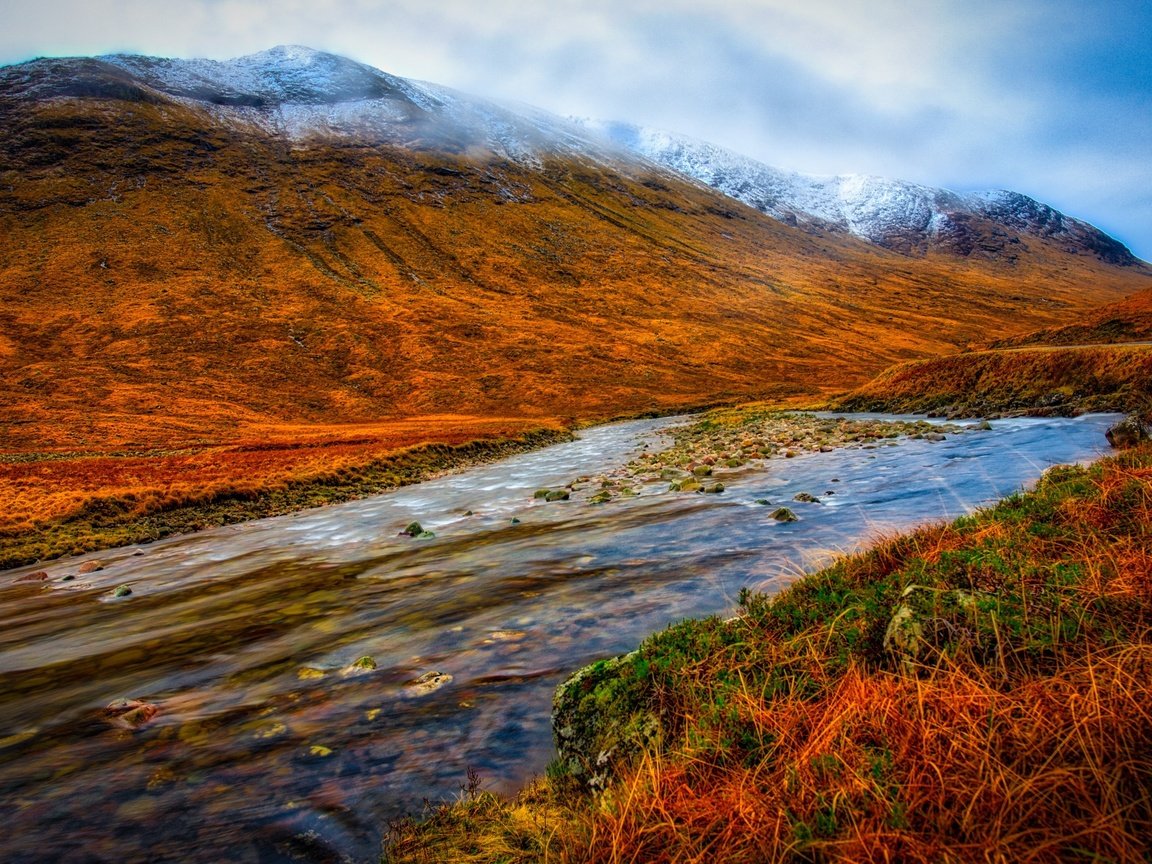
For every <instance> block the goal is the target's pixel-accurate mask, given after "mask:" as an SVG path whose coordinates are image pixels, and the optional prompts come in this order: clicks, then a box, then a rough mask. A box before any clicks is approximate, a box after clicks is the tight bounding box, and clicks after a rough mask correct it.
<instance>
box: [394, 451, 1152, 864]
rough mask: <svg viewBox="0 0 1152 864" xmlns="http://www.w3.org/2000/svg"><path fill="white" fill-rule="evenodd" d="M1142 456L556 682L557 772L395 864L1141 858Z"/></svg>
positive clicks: (746, 603) (1064, 481) (1149, 769)
mask: <svg viewBox="0 0 1152 864" xmlns="http://www.w3.org/2000/svg"><path fill="white" fill-rule="evenodd" d="M1150 524H1152V449H1150V448H1149V447H1148V446H1145V447H1143V448H1141V449H1136V450H1132V451H1127V452H1124V453H1121V454H1119V455H1117V456H1114V457H1110V458H1107V459H1104V460H1101V461H1100V462H1098V463H1096V464H1094V465H1092V466H1090V467H1088V468H1067V467H1065V468H1055V469H1052V470H1050V471H1048V472H1047V473H1046V474H1045V476H1044V478H1043V480H1042V481H1041V482H1040V483H1039V484H1038V486H1037V488H1036V489H1035V490H1034V491H1032V492H1029V493H1023V494H1017V495H1013V496H1010V497H1008V498H1006V499H1004V500H1003V501H1001V502H1000V503H999V504H998V505H996V506H994V507H991V508H988V509H985V510H982V511H979V512H977V513H976V514H974V515H972V516H968V517H964V518H961V519H959V520H956V521H955V522H952V523H950V524H946V525H935V526H931V527H926V528H922V529H920V530H917V531H914V532H912V533H910V534H906V535H902V536H899V537H895V538H892V539H890V540H887V541H885V542H882V543H880V544H878V545H876V546H874V547H873V548H871V549H870V550H869V551H867V552H865V553H863V554H859V555H853V556H848V557H844V558H841V559H839V560H838V561H836V562H835V563H834V564H833V565H832V566H830V567H827V568H825V569H823V570H820V571H819V572H816V573H813V574H811V575H809V576H806V577H804V578H802V579H800V580H798V581H797V582H795V583H794V584H793V585H792V586H791V587H790V588H788V589H786V590H785V591H783V592H782V593H780V594H779V595H776V596H775V597H769V596H766V595H761V594H755V593H745V594H743V595H742V597H741V604H740V605H741V610H740V615H739V616H737V617H736V618H733V619H729V620H722V619H719V618H708V619H703V620H694V621H693V620H690V621H685V622H683V623H681V624H678V625H675V626H673V627H671V628H669V629H667V630H665V631H663V632H661V633H658V634H656V635H655V636H652V637H650V638H649V639H647V640H645V641H644V642H643V643H642V644H641V645H640V647H639V648H638V649H637V651H635V652H633V653H632V654H629V655H627V656H625V657H623V658H621V659H617V660H613V661H608V662H602V663H597V664H594V665H593V666H591V667H588V668H587V669H585V670H584V671H583V672H582V674H581V675H580V676H577V677H576V678H575V679H572V680H571V681H570V682H569V683H568V684H567V685H565V687H563V688H561V691H560V692H559V694H558V697H557V700H556V713H555V714H554V717H553V722H554V728H555V731H556V733H557V738H558V744H559V747H560V754H561V756H560V758H559V759H558V760H557V761H556V762H555V763H554V764H553V766H552V768H551V769H550V770H549V772H548V774H547V776H546V777H545V778H543V779H541V780H540V781H538V782H537V783H536V784H534V785H533V786H532V787H531V788H530V789H528V790H527V791H525V792H524V793H523V794H522V795H521V796H519V797H518V798H517V799H515V800H506V799H502V798H500V797H498V796H495V795H492V794H490V793H487V792H484V791H481V790H480V787H479V785H478V784H473V785H472V787H471V788H469V789H468V790H466V794H465V795H464V797H463V798H462V799H461V800H460V801H459V802H458V803H456V804H454V805H449V806H445V807H441V808H439V809H437V810H435V811H433V812H432V813H431V814H430V815H429V817H428V818H427V819H426V820H425V821H423V822H419V823H415V822H407V823H403V824H401V825H398V826H396V827H395V828H394V830H393V835H392V838H391V843H390V846H389V847H388V851H387V854H386V856H385V860H387V861H389V862H396V864H399V862H432V861H436V862H480V861H492V860H502V861H507V862H535V861H541V860H545V859H546V860H549V861H558V862H564V861H569V862H576V861H581V862H610V861H611V862H617V861H645V862H648V861H651V862H656V861H661V862H687V861H698V860H708V861H712V862H738V861H749V860H763V861H775V860H781V861H783V860H814V859H815V860H822V861H860V860H876V859H878V858H880V857H885V858H888V859H893V858H899V859H900V860H902V861H940V860H957V861H964V860H1012V861H1052V862H1056V861H1067V860H1080V859H1084V860H1111V861H1137V860H1143V859H1144V857H1145V856H1146V855H1147V852H1148V846H1147V838H1148V837H1149V836H1152V794H1150V792H1149V789H1152V757H1150V756H1149V754H1150V753H1152V714H1150V713H1149V711H1148V707H1147V706H1148V705H1149V704H1150V702H1152V635H1150V633H1152V582H1150V581H1149V579H1150V574H1152V532H1149V530H1148V526H1149V525H1150Z"/></svg>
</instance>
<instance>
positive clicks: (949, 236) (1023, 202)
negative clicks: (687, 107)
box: [579, 120, 1137, 266]
mask: <svg viewBox="0 0 1152 864" xmlns="http://www.w3.org/2000/svg"><path fill="white" fill-rule="evenodd" d="M579 122H580V124H581V125H582V126H583V127H584V128H585V129H587V130H588V131H589V132H593V133H599V134H600V135H601V136H602V137H603V138H604V139H605V140H606V141H609V142H611V143H613V144H615V145H618V146H620V147H623V148H625V149H627V150H629V151H631V152H632V153H635V154H637V155H639V156H642V157H644V158H645V159H650V160H652V161H653V162H655V163H657V164H659V165H663V166H664V167H666V168H670V169H672V170H673V171H678V172H680V173H682V174H685V175H687V176H689V177H693V178H695V179H696V180H699V181H700V182H702V183H706V184H707V185H709V186H711V187H712V188H714V189H717V190H719V191H721V192H723V193H724V194H725V195H728V196H730V197H732V198H735V199H736V200H738V201H742V202H744V203H745V204H747V205H748V206H749V207H754V208H755V209H757V210H759V211H760V212H761V213H767V214H768V215H769V216H773V217H775V218H777V219H780V220H782V221H784V222H787V223H789V224H791V225H803V226H806V227H808V228H810V229H817V230H824V231H843V232H847V233H849V234H852V235H853V236H855V237H859V238H861V239H863V240H866V241H868V242H869V243H875V244H876V245H878V246H882V247H884V248H886V249H891V250H893V251H896V252H900V253H902V254H905V255H924V254H926V253H927V252H928V251H929V250H933V251H942V252H945V253H948V254H952V255H956V256H961V257H980V258H988V259H995V260H1000V261H1006V262H1009V263H1012V262H1015V261H1016V260H1018V259H1019V257H1020V255H1021V254H1022V253H1026V252H1027V251H1028V243H1029V242H1044V243H1051V244H1055V245H1056V246H1057V247H1058V248H1059V249H1060V250H1061V251H1062V252H1064V253H1066V254H1068V255H1086V256H1090V257H1094V258H1098V259H1100V260H1101V261H1105V262H1108V263H1110V264H1116V265H1121V266H1126V265H1133V264H1136V263H1137V259H1136V258H1135V256H1133V255H1132V253H1131V252H1130V251H1129V250H1128V249H1127V248H1126V247H1125V246H1124V245H1123V244H1122V243H1120V242H1119V241H1118V240H1115V239H1114V238H1112V237H1109V236H1108V235H1107V234H1105V233H1104V232H1103V231H1100V230H1099V229H1098V228H1094V227H1093V226H1091V225H1089V224H1088V223H1086V222H1081V221H1080V220H1078V219H1073V218H1072V217H1070V216H1066V215H1064V214H1063V213H1061V212H1059V211H1058V210H1055V209H1053V208H1052V207H1049V206H1048V205H1046V204H1042V203H1040V202H1039V201H1035V200H1033V199H1032V198H1029V197H1028V196H1027V195H1021V194H1020V193H1018V192H1007V191H1003V190H996V191H988V192H967V193H956V192H951V191H949V190H947V189H935V188H932V187H930V186H921V185H919V184H916V183H908V182H906V181H903V180H890V179H886V178H883V177H871V176H866V175H858V174H846V175H839V176H816V175H811V174H798V173H796V172H791V171H782V170H780V169H779V168H773V167H771V166H769V165H765V164H764V163H762V162H758V161H756V160H755V159H750V158H749V157H747V156H741V155H740V154H738V153H733V152H732V151H730V150H725V149H724V148H722V147H718V146H716V145H715V144H709V143H707V142H704V141H696V140H694V139H692V138H688V137H685V136H682V135H674V134H672V133H669V132H662V131H659V130H655V129H646V128H643V127H639V126H632V125H629V124H626V123H614V122H604V121H594V120H582V121H579Z"/></svg>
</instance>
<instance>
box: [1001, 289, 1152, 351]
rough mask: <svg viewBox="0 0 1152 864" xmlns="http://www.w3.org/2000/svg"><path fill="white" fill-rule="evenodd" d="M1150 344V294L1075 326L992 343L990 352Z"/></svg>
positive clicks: (1100, 311)
mask: <svg viewBox="0 0 1152 864" xmlns="http://www.w3.org/2000/svg"><path fill="white" fill-rule="evenodd" d="M1149 341H1152V290H1150V291H1140V292H1138V293H1136V294H1133V295H1132V296H1131V297H1126V298H1125V299H1123V300H1121V301H1120V302H1119V303H1111V304H1109V305H1107V306H1104V307H1102V308H1101V309H1098V310H1095V311H1093V312H1091V313H1089V314H1088V315H1086V316H1084V317H1083V318H1082V319H1081V320H1079V321H1077V322H1076V323H1075V324H1066V325H1064V326H1063V327H1054V328H1046V329H1042V330H1037V331H1035V332H1032V333H1025V334H1023V335H1021V336H1011V337H1009V338H1007V339H1001V340H1000V341H998V342H995V343H993V344H992V345H990V346H989V347H991V348H1019V347H1022V346H1025V345H1098V344H1101V343H1105V342H1149Z"/></svg>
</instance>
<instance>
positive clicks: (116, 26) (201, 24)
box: [0, 0, 1152, 259]
mask: <svg viewBox="0 0 1152 864" xmlns="http://www.w3.org/2000/svg"><path fill="white" fill-rule="evenodd" d="M279 44H299V45H308V46H310V47H312V48H317V49H320V50H325V51H331V52H334V53H337V54H343V55H345V56H348V57H351V58H353V59H355V60H359V61H361V62H364V63H368V64H370V65H372V66H376V67H377V68H380V69H383V70H384V71H386V72H391V73H393V74H396V75H401V76H404V77H407V78H417V79H421V80H425V81H434V82H436V83H439V84H445V85H448V86H450V87H455V88H457V89H459V90H464V91H467V92H469V93H473V94H476V95H480V96H487V97H492V98H499V99H506V100H515V101H520V102H527V103H529V104H532V105H536V106H538V107H541V108H545V109H548V110H550V111H553V112H555V113H557V114H560V115H563V116H569V115H574V116H581V117H595V118H599V119H610V120H623V121H627V122H632V123H638V124H641V125H646V126H654V127H658V128H661V129H667V130H669V131H674V132H680V133H683V134H687V135H691V136H694V137H696V138H700V139H703V140H707V141H712V142H714V143H716V144H720V145H722V146H725V147H728V148H730V149H732V150H735V151H737V152H740V153H743V154H745V155H748V156H752V157H754V158H757V159H760V160H762V161H764V162H767V163H768V164H770V165H774V166H777V167H780V168H785V169H791V170H797V171H804V172H809V173H817V174H840V173H852V174H860V173H864V174H878V175H882V176H887V177H898V178H901V179H904V180H911V181H914V182H919V183H924V184H927V185H932V186H943V187H945V188H949V189H953V190H955V191H967V190H975V189H995V188H1003V189H1012V190H1015V191H1018V192H1023V193H1025V194H1028V195H1031V196H1032V197H1034V198H1037V199H1039V200H1041V201H1044V202H1045V203H1048V204H1051V205H1052V206H1054V207H1056V208H1057V209H1060V210H1063V211H1064V212H1066V213H1068V214H1070V215H1073V216H1076V217H1078V218H1081V219H1085V220H1086V221H1088V222H1091V223H1093V224H1094V225H1097V226H1098V227H1100V228H1102V229H1103V230H1105V231H1107V232H1108V233H1110V234H1112V235H1113V236H1115V237H1117V238H1118V239H1120V240H1121V241H1123V242H1124V243H1126V244H1128V245H1129V247H1130V248H1131V249H1132V250H1133V252H1135V253H1136V254H1137V255H1139V256H1140V257H1142V258H1145V259H1152V3H1149V2H1148V0H546V2H544V0H383V2H370V0H180V2H168V0H118V2H112V0H3V5H2V7H0V64H7V63H16V62H20V61H23V60H27V59H31V58H32V57H36V56H72V55H92V54H104V53H110V52H117V51H131V52H138V53H143V54H151V55H157V56H169V57H210V58H215V59H227V58H230V57H236V56H240V55H242V54H249V53H253V52H256V51H261V50H264V49H266V48H271V47H273V46H274V45H279Z"/></svg>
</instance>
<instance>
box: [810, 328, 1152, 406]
mask: <svg viewBox="0 0 1152 864" xmlns="http://www.w3.org/2000/svg"><path fill="white" fill-rule="evenodd" d="M828 407H829V408H830V410H834V411H887V412H892V413H927V412H938V413H941V414H947V415H950V416H958V417H982V416H983V417H987V416H996V415H1001V414H1022V413H1029V414H1059V415H1072V414H1079V413H1083V412H1086V411H1127V412H1137V413H1149V412H1150V411H1152V346H1150V345H1094V346H1085V347H1050V346H1041V347H1027V348H1009V349H1002V350H994V351H973V352H970V353H966V354H951V355H948V356H946V357H936V358H932V359H929V360H916V361H911V362H908V363H901V364H899V365H897V366H893V367H892V368H890V369H887V370H885V371H884V372H882V373H880V375H878V376H877V377H876V378H874V379H873V380H872V381H870V382H868V383H867V384H865V385H864V386H863V387H860V388H859V389H857V390H853V391H852V392H851V393H848V394H846V395H845V396H842V397H840V398H837V399H835V400H832V401H831V402H830V403H829V405H828Z"/></svg>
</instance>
